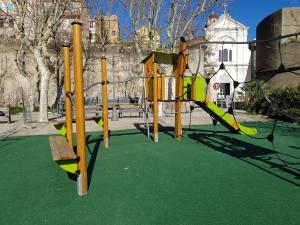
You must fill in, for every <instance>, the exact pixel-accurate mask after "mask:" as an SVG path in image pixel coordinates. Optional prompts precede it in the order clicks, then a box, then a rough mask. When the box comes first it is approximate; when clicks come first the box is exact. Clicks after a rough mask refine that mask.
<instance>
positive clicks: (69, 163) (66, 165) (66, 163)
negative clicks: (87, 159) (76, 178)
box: [56, 159, 77, 173]
mask: <svg viewBox="0 0 300 225" xmlns="http://www.w3.org/2000/svg"><path fill="white" fill-rule="evenodd" d="M56 163H57V164H58V165H59V167H60V168H62V169H63V170H65V171H67V172H69V173H76V171H77V160H76V159H70V160H60V161H56Z"/></svg>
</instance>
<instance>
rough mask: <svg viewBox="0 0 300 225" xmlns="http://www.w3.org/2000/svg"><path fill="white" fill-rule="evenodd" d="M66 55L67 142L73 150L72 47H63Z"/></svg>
mask: <svg viewBox="0 0 300 225" xmlns="http://www.w3.org/2000/svg"><path fill="white" fill-rule="evenodd" d="M63 55H64V89H65V108H66V130H67V135H66V136H67V141H68V143H69V145H70V147H71V148H73V131H72V101H71V99H70V95H68V93H71V74H70V45H65V46H63Z"/></svg>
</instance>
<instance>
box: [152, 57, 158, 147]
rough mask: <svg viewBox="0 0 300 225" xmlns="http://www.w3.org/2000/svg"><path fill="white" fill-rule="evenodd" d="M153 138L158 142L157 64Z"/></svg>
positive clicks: (154, 70) (154, 67)
mask: <svg viewBox="0 0 300 225" xmlns="http://www.w3.org/2000/svg"><path fill="white" fill-rule="evenodd" d="M152 87H153V88H152V90H153V137H154V142H158V85H157V63H153V86H152Z"/></svg>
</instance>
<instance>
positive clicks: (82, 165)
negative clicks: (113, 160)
mask: <svg viewBox="0 0 300 225" xmlns="http://www.w3.org/2000/svg"><path fill="white" fill-rule="evenodd" d="M81 26H82V24H81V23H79V22H73V23H72V30H73V51H74V80H75V106H76V136H77V156H78V158H79V162H78V172H79V174H78V177H77V193H78V194H79V195H85V194H87V170H86V143H85V111H84V95H83V65H82V34H81Z"/></svg>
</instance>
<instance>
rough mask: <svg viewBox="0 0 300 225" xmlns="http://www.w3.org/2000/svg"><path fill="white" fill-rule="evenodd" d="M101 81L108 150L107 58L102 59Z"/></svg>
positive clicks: (105, 141) (105, 142) (104, 138)
mask: <svg viewBox="0 0 300 225" xmlns="http://www.w3.org/2000/svg"><path fill="white" fill-rule="evenodd" d="M101 80H102V118H103V141H104V148H106V149H107V148H108V100H107V74H106V58H105V57H102V58H101Z"/></svg>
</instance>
